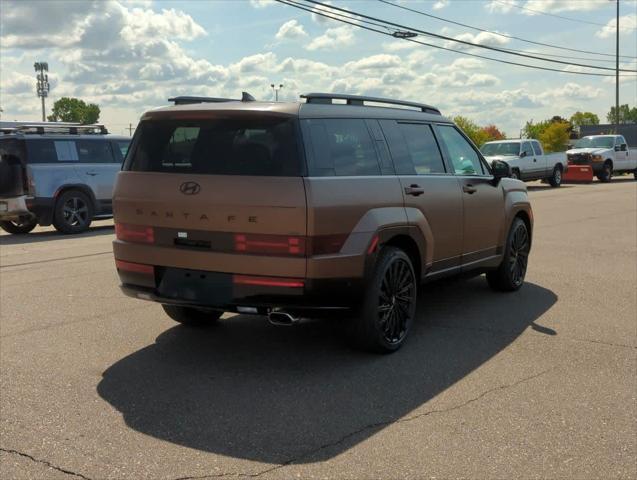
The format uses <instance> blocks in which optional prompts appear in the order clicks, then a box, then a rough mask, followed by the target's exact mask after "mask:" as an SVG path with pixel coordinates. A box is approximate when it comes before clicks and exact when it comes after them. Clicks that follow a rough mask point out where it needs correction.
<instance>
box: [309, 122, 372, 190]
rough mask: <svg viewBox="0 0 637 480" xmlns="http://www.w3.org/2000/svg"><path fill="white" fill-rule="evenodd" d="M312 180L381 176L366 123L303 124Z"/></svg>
mask: <svg viewBox="0 0 637 480" xmlns="http://www.w3.org/2000/svg"><path fill="white" fill-rule="evenodd" d="M301 125H302V129H303V138H304V139H305V145H306V154H307V158H308V173H309V175H310V176H316V177H330V176H363V175H380V174H381V173H380V166H379V163H378V155H377V154H376V149H375V147H374V142H373V140H372V138H371V135H370V133H369V130H368V129H367V125H366V124H365V121H364V120H360V119H348V118H344V119H340V118H339V119H321V120H302V121H301Z"/></svg>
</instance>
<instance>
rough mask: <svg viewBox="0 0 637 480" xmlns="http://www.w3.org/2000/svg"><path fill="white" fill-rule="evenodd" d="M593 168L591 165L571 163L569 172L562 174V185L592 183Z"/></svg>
mask: <svg viewBox="0 0 637 480" xmlns="http://www.w3.org/2000/svg"><path fill="white" fill-rule="evenodd" d="M592 181H593V168H592V167H591V166H590V165H573V164H572V163H569V165H568V171H567V172H566V173H563V174H562V183H591V182H592Z"/></svg>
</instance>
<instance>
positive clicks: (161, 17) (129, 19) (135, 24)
mask: <svg viewBox="0 0 637 480" xmlns="http://www.w3.org/2000/svg"><path fill="white" fill-rule="evenodd" d="M120 33H121V35H122V38H123V39H124V40H125V41H129V42H139V41H140V40H141V39H149V40H151V39H155V38H157V37H160V36H164V37H169V38H171V39H175V40H194V39H195V38H197V37H201V36H204V35H206V31H205V30H204V29H203V27H202V26H201V25H199V24H197V23H196V22H195V21H194V20H193V19H192V17H191V16H190V15H188V14H186V13H184V12H181V11H177V10H175V9H173V8H171V9H170V10H162V11H161V13H156V12H154V11H152V10H142V9H141V8H134V9H132V10H130V11H129V12H128V15H127V16H126V26H125V27H124V28H123V29H122V30H121V32H120Z"/></svg>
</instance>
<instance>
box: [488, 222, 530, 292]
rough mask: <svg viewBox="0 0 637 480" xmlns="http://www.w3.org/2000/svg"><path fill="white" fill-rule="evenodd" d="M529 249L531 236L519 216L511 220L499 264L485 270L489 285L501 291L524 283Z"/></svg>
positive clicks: (509, 289)
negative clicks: (496, 266) (489, 269)
mask: <svg viewBox="0 0 637 480" xmlns="http://www.w3.org/2000/svg"><path fill="white" fill-rule="evenodd" d="M530 251H531V237H530V235H529V229H528V228H527V226H526V223H524V221H522V219H521V218H516V219H515V220H513V224H512V225H511V229H510V230H509V235H508V237H507V243H506V246H505V251H504V258H503V259H502V263H500V266H499V267H498V268H497V269H495V270H491V271H489V272H487V282H488V283H489V286H490V287H491V288H492V289H494V290H498V291H502V292H513V291H515V290H518V289H519V288H520V287H521V286H522V285H523V284H524V277H525V276H526V269H527V266H528V263H529V253H530Z"/></svg>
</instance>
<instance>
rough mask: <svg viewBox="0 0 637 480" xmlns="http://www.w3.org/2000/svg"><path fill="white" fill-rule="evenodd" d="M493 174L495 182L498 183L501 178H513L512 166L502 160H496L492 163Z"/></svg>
mask: <svg viewBox="0 0 637 480" xmlns="http://www.w3.org/2000/svg"><path fill="white" fill-rule="evenodd" d="M491 172H493V180H494V181H495V182H496V183H497V182H499V181H500V179H501V178H505V177H510V176H511V165H509V164H508V163H507V162H503V161H502V160H494V161H493V162H491Z"/></svg>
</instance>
